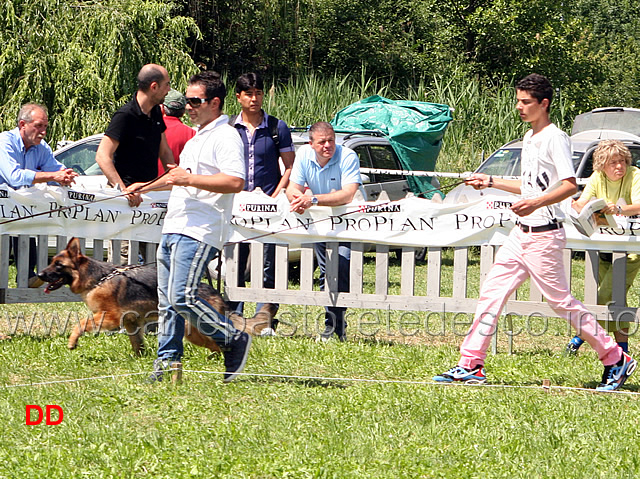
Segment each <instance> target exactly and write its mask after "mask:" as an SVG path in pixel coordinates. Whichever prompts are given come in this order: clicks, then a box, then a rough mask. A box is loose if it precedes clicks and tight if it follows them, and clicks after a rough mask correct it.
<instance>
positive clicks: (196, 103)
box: [186, 96, 213, 108]
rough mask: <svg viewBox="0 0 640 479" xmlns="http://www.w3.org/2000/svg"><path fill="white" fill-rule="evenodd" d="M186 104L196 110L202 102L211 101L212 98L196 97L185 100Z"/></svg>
mask: <svg viewBox="0 0 640 479" xmlns="http://www.w3.org/2000/svg"><path fill="white" fill-rule="evenodd" d="M186 100H187V103H188V104H189V105H190V106H191V108H198V107H200V105H202V104H203V103H204V102H207V101H210V100H213V98H198V97H197V96H192V97H189V98H187V99H186Z"/></svg>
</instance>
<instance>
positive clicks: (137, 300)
mask: <svg viewBox="0 0 640 479" xmlns="http://www.w3.org/2000/svg"><path fill="white" fill-rule="evenodd" d="M38 277H39V278H40V279H41V280H42V281H44V282H46V283H49V284H48V285H47V286H46V287H45V290H44V291H45V293H49V292H51V291H55V290H56V289H58V288H60V287H62V286H64V285H65V284H67V285H69V288H70V289H71V291H72V292H74V293H76V294H79V295H81V296H82V299H83V300H84V302H85V303H86V305H87V306H88V307H89V309H90V310H91V311H92V313H93V319H89V318H87V319H85V320H83V321H80V322H79V323H78V324H77V325H76V326H75V328H74V329H73V331H72V333H71V336H70V337H69V344H68V347H69V349H75V347H76V346H77V345H78V338H79V337H80V336H82V334H83V333H84V332H85V331H87V332H91V331H114V330H118V329H120V328H121V327H124V328H125V329H126V331H127V334H128V335H129V340H130V341H131V347H132V348H133V352H134V353H135V354H136V355H140V354H141V353H142V352H143V351H144V337H143V334H144V332H145V329H146V327H147V324H148V323H155V322H157V321H158V278H157V269H156V266H155V265H142V266H124V267H119V266H115V265H114V264H112V263H107V262H104V261H98V260H96V259H93V258H90V257H88V256H85V255H83V254H82V252H81V251H80V241H79V240H78V239H77V238H71V240H70V241H69V243H68V244H67V246H66V248H65V249H64V250H62V251H61V252H60V253H58V254H57V255H56V256H54V257H53V259H52V261H51V264H50V265H49V266H47V267H46V268H45V269H43V270H42V271H40V272H39V273H38ZM198 294H199V296H200V297H201V298H203V299H205V300H206V301H207V302H208V303H209V304H210V305H211V306H213V307H214V308H215V309H216V310H217V311H218V312H219V313H220V314H222V315H230V318H231V320H232V321H233V324H234V326H235V327H236V328H237V329H240V330H242V331H245V330H246V331H247V332H248V333H249V334H254V335H255V334H260V332H261V331H262V330H263V329H264V328H266V327H268V326H270V322H271V314H272V313H271V312H270V311H268V310H267V311H260V312H258V313H256V315H255V316H254V317H253V318H248V319H245V318H243V317H242V316H240V315H237V314H235V313H233V314H232V313H230V310H229V306H228V305H227V303H226V302H225V301H224V299H223V298H222V296H220V294H219V293H218V292H217V291H216V290H215V289H213V288H212V287H210V286H209V285H206V284H200V286H199V288H198ZM274 313H275V311H274ZM185 337H186V338H187V340H189V341H190V342H192V343H193V344H195V345H196V346H203V347H205V348H208V349H209V350H210V351H211V352H212V353H216V352H220V348H219V347H218V345H217V344H216V343H215V342H214V341H213V339H211V338H210V337H209V336H206V335H204V334H202V333H201V332H200V331H198V329H197V328H196V327H195V326H192V325H191V324H189V322H188V321H187V324H186V325H185Z"/></svg>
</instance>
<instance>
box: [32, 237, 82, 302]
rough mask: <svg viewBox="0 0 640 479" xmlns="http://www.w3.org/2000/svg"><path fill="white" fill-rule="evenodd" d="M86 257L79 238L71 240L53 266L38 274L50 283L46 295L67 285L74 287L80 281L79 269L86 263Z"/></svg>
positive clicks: (55, 257) (52, 261)
mask: <svg viewBox="0 0 640 479" xmlns="http://www.w3.org/2000/svg"><path fill="white" fill-rule="evenodd" d="M83 259H84V260H86V257H85V256H84V255H83V254H82V253H81V251H80V241H79V240H78V238H71V240H69V243H67V247H66V248H65V249H63V250H62V251H60V253H58V254H57V255H55V256H54V257H53V259H52V260H51V264H50V265H49V266H47V267H46V268H45V269H43V270H42V271H40V272H39V273H38V278H40V279H41V280H42V281H44V282H45V283H49V284H48V285H47V286H46V287H45V289H44V292H45V293H50V292H51V291H55V290H56V289H58V288H61V287H62V286H64V285H65V284H68V285H72V284H73V283H74V281H77V280H78V279H79V269H80V268H81V266H82V264H83V263H84V262H85V261H83ZM71 290H72V291H73V287H72V288H71Z"/></svg>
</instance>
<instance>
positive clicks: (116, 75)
mask: <svg viewBox="0 0 640 479" xmlns="http://www.w3.org/2000/svg"><path fill="white" fill-rule="evenodd" d="M172 14H173V6H172V5H171V4H167V3H161V2H154V1H143V0H111V1H105V2H94V1H81V0H80V1H79V0H32V1H30V2H23V1H22V0H7V1H5V2H3V3H2V4H1V5H0V21H2V24H3V25H4V28H3V29H2V30H1V31H0V42H1V43H2V45H3V50H2V53H1V54H0V113H2V115H1V116H0V118H1V122H2V128H3V129H9V128H14V127H15V118H16V115H17V112H18V109H19V107H20V105H22V104H23V103H25V102H28V101H35V102H40V103H44V104H45V105H47V107H48V109H49V117H50V128H49V133H48V136H49V138H50V140H51V142H52V143H53V144H55V143H54V142H55V141H57V140H59V139H61V138H62V137H67V138H72V139H78V138H81V137H83V136H87V135H89V134H94V133H97V132H100V131H103V130H104V128H105V127H106V125H107V124H108V121H109V119H110V117H111V114H112V113H113V112H114V111H115V110H116V109H117V108H119V107H120V106H121V105H122V104H124V103H125V102H126V101H127V100H128V98H129V97H130V96H131V95H132V94H133V92H134V91H135V89H136V75H137V73H138V70H139V69H140V67H141V66H142V65H144V64H145V63H152V62H153V63H159V64H162V65H163V66H165V67H166V68H167V70H168V71H169V74H170V75H171V77H172V80H173V82H174V84H175V85H177V86H178V87H181V88H183V87H184V86H185V84H186V78H187V77H188V75H190V74H192V73H194V72H195V71H197V68H196V66H195V63H194V62H193V60H192V59H191V58H190V56H189V55H188V53H187V51H188V47H187V44H186V41H187V39H188V38H189V36H192V37H197V36H198V35H199V31H198V29H197V27H196V26H195V24H194V22H193V20H192V19H190V18H185V17H177V16H172Z"/></svg>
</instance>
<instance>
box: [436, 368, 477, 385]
mask: <svg viewBox="0 0 640 479" xmlns="http://www.w3.org/2000/svg"><path fill="white" fill-rule="evenodd" d="M433 380H434V381H436V382H439V383H452V382H462V383H465V384H483V383H485V382H486V381H487V376H486V375H485V374H484V367H483V366H482V365H480V366H476V367H475V368H473V369H466V368H463V367H462V366H456V367H453V368H451V369H449V370H448V371H447V372H445V373H442V374H441V375H440V376H434V377H433Z"/></svg>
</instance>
